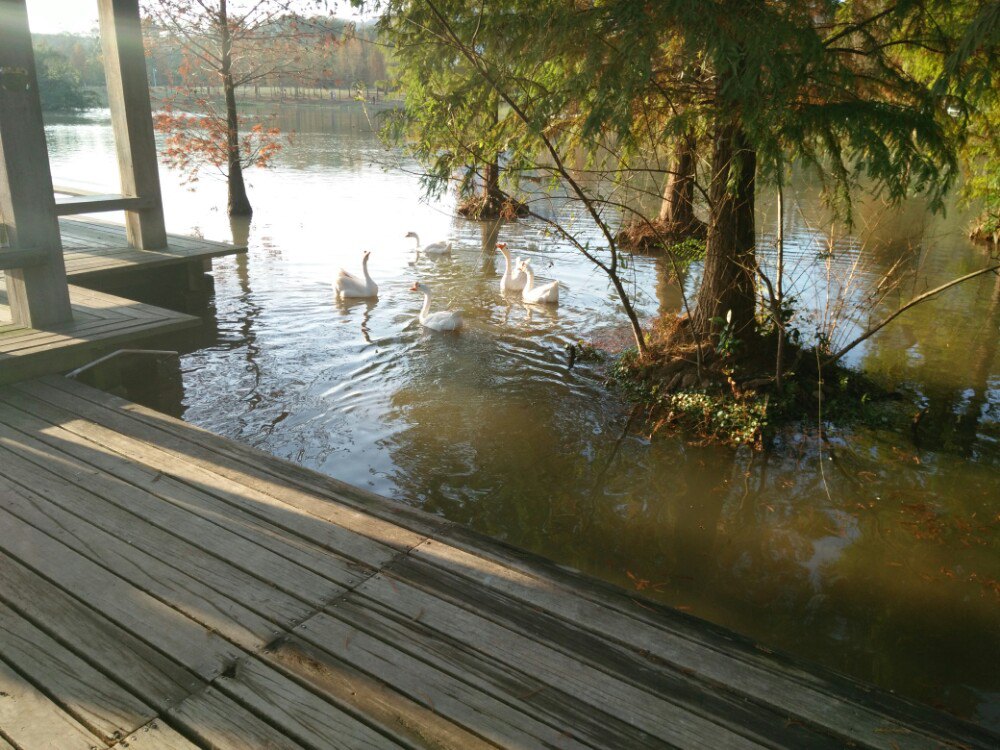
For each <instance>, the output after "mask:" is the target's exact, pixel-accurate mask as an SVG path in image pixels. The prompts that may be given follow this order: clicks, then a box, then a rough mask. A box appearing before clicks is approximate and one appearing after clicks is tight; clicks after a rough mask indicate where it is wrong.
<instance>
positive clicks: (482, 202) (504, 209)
mask: <svg viewBox="0 0 1000 750" xmlns="http://www.w3.org/2000/svg"><path fill="white" fill-rule="evenodd" d="M456 210H457V211H458V215H459V216H463V217H465V218H466V219H471V220H473V221H495V220H497V219H502V220H504V221H512V220H514V219H519V218H523V217H525V216H527V215H528V213H529V212H528V206H527V204H525V203H521V201H518V200H515V199H514V198H511V197H510V196H507V195H504V196H501V197H496V196H487V195H476V196H473V197H471V198H465V199H464V200H462V201H460V202H459V204H458V207H457V209H456Z"/></svg>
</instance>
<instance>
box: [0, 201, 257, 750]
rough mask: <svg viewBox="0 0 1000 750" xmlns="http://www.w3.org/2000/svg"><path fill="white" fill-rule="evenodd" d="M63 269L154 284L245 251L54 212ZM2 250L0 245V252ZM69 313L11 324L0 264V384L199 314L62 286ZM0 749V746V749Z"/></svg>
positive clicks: (81, 359) (57, 368) (73, 362)
mask: <svg viewBox="0 0 1000 750" xmlns="http://www.w3.org/2000/svg"><path fill="white" fill-rule="evenodd" d="M59 228H60V232H61V234H62V242H63V257H64V259H65V262H66V276H67V278H68V280H69V281H71V282H72V281H76V282H77V283H79V284H87V283H92V282H97V281H99V282H101V283H105V282H108V281H114V280H116V279H117V280H118V281H119V282H120V283H121V284H124V285H125V288H127V286H128V284H130V283H132V282H139V281H141V280H142V279H141V278H140V277H142V278H146V279H147V280H148V279H151V278H152V279H158V280H159V281H160V283H164V284H166V283H170V282H176V281H177V279H178V278H183V282H184V283H185V284H187V283H188V277H187V276H183V277H178V276H176V275H174V276H172V277H169V278H168V277H165V276H163V272H164V271H165V270H166V269H168V268H171V267H173V268H179V269H180V270H181V271H184V270H185V267H193V268H194V269H195V272H196V274H198V275H200V274H201V273H202V271H203V264H204V262H205V261H208V260H210V259H212V258H217V257H220V256H224V255H233V254H234V253H239V252H243V251H245V249H246V248H239V247H235V246H233V245H229V244H226V243H223V242H214V241H212V240H204V239H200V238H197V237H181V236H178V235H168V243H167V247H166V248H164V249H162V250H136V249H135V248H132V247H129V245H128V241H127V239H126V237H125V227H124V226H121V225H115V224H109V223H106V222H102V221H97V220H91V219H66V218H63V219H60V220H59ZM0 252H2V251H0ZM69 294H70V304H71V307H72V309H73V320H72V321H69V322H67V323H61V324H58V325H54V326H49V327H46V328H45V329H44V330H39V329H34V328H25V327H19V326H15V325H13V324H11V323H10V322H9V321H10V320H11V316H10V312H9V308H8V306H7V293H6V284H5V280H4V274H3V272H2V271H0V384H4V383H10V382H14V381H16V380H20V379H22V378H28V377H35V376H38V375H43V374H48V373H53V372H65V371H67V370H70V369H72V368H74V367H78V366H80V365H83V364H85V363H86V362H89V361H91V360H93V359H96V358H97V357H99V356H101V355H102V354H106V353H108V352H110V351H113V350H114V349H116V348H119V347H121V346H122V345H123V344H126V343H133V344H134V343H135V342H136V341H140V340H142V339H146V338H149V337H150V336H154V335H161V334H164V333H170V332H173V331H176V330H180V329H183V328H190V327H193V326H197V325H198V324H199V322H200V321H199V319H198V318H196V317H194V316H191V315H185V314H183V313H179V312H174V311H172V310H166V309H163V308H160V307H154V306H152V305H146V304H142V303H139V302H133V301H131V300H129V299H124V298H122V297H119V296H114V295H111V294H106V293H102V292H98V291H93V290H90V289H85V288H83V287H82V286H71V287H70V289H69ZM0 750H3V749H2V748H0Z"/></svg>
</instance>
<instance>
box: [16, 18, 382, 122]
mask: <svg viewBox="0 0 1000 750" xmlns="http://www.w3.org/2000/svg"><path fill="white" fill-rule="evenodd" d="M147 32H148V33H147V34H146V45H147V50H146V51H147V66H148V73H149V82H150V84H151V85H154V86H156V87H168V88H171V87H187V88H191V87H203V88H205V89H211V88H212V87H218V86H220V83H219V80H218V75H217V74H215V72H214V71H213V70H211V69H209V68H207V67H206V66H199V65H196V64H192V61H191V59H190V55H189V54H187V52H186V50H185V49H184V48H183V47H182V46H180V45H178V44H177V42H176V38H175V37H173V36H171V35H170V34H167V33H164V31H163V30H162V29H156V28H155V27H152V26H150V25H148V26H147ZM269 33H271V34H272V36H273V37H274V39H275V42H274V44H271V45H268V44H261V45H258V47H257V49H256V50H255V52H256V53H257V55H258V62H259V65H260V66H261V67H268V68H270V69H271V70H273V71H274V72H273V73H272V74H270V75H264V76H261V77H260V78H257V79H255V80H253V81H251V82H248V83H247V84H245V85H243V86H242V87H239V89H240V90H239V94H240V96H242V97H253V96H256V97H261V96H264V97H265V98H271V97H272V96H274V95H275V94H277V95H279V96H281V97H283V98H284V97H291V98H297V97H298V96H299V94H300V92H303V91H305V90H309V89H312V90H326V91H334V90H338V89H356V90H361V91H363V92H367V91H369V90H382V91H384V90H385V89H386V86H387V80H388V78H389V73H388V72H387V68H388V66H389V60H388V56H387V51H386V48H385V47H384V46H382V45H380V44H379V43H378V41H377V36H378V33H377V31H376V29H375V27H374V26H373V25H372V24H361V25H357V26H356V25H354V24H353V23H351V22H350V21H345V20H344V19H340V18H333V17H326V16H312V17H305V16H301V17H293V18H284V19H282V20H281V21H280V22H276V24H275V26H274V28H272V29H271V30H270V32H269ZM33 38H34V42H35V58H36V63H37V65H38V75H39V91H40V94H41V97H42V106H43V108H44V109H45V110H47V111H73V110H80V109H86V108H88V107H94V106H97V104H98V103H99V101H100V97H98V96H97V95H96V94H95V93H94V92H93V90H92V89H99V88H103V86H104V64H103V59H102V55H101V44H100V39H99V38H98V37H97V35H96V34H65V33H64V34H35V35H34V37H33ZM292 38H295V39H297V42H296V44H298V45H299V46H300V47H301V49H298V50H296V51H295V52H294V57H295V58H296V63H295V65H294V66H289V65H287V62H288V58H289V56H291V55H292V54H293V53H292V52H290V50H289V49H288V45H287V41H288V40H289V39H292Z"/></svg>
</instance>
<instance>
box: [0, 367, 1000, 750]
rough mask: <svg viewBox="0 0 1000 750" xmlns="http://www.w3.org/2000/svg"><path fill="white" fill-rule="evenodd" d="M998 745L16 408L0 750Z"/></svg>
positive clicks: (565, 582) (373, 514)
mask: <svg viewBox="0 0 1000 750" xmlns="http://www.w3.org/2000/svg"><path fill="white" fill-rule="evenodd" d="M498 746H499V747H511V748H536V747H539V748H594V747H598V748H654V747H655V748H663V747H681V748H757V747H781V748H840V747H845V746H851V747H864V748H882V749H883V750H894V749H896V748H916V749H917V750H923V749H929V748H951V749H952V750H954V749H955V748H968V747H976V748H986V747H992V748H995V747H997V737H995V736H992V735H989V734H988V733H986V732H985V731H982V730H979V729H976V728H973V727H971V726H969V725H966V724H964V723H962V722H959V721H957V720H954V719H951V718H949V717H947V716H944V715H942V714H939V713H936V712H934V711H932V710H929V709H926V708H924V707H921V706H918V705H914V704H911V703H908V702H906V701H902V700H899V699H897V698H895V697H892V696H890V695H887V694H885V693H882V692H880V691H877V690H873V689H870V688H867V687H865V686H863V685H860V684H857V683H855V682H852V681H850V680H847V679H844V678H841V677H837V676H835V675H830V674H825V673H821V672H819V671H818V670H815V669H810V668H806V667H804V666H803V665H801V664H798V663H796V662H794V661H792V660H789V659H786V658H782V657H779V656H776V655H774V654H771V653H770V652H768V651H767V650H766V649H761V648H757V647H755V646H754V644H752V643H749V642H747V641H745V640H743V639H741V638H739V637H737V636H735V635H733V634H731V633H729V632H727V631H724V630H721V629H718V628H715V627H713V626H710V625H707V624H706V623H704V622H701V621H699V620H697V619H694V618H691V617H688V616H685V615H683V614H681V613H678V612H676V611H673V610H670V609H668V608H665V607H661V606H658V605H656V604H653V603H650V602H647V601H643V600H639V599H637V598H635V597H633V596H631V595H629V594H627V593H625V592H623V591H620V590H618V589H616V588H613V587H610V586H607V585H604V584H601V583H598V582H595V581H593V580H591V579H588V578H585V577H582V576H579V575H576V574H573V573H570V572H567V571H564V570H562V569H560V568H558V567H556V566H554V565H552V564H550V563H547V562H545V561H542V560H540V559H538V558H535V557H533V556H531V555H527V554H524V553H520V552H518V551H516V550H513V549H510V548H507V547H505V546H503V545H501V544H498V543H496V542H492V541H490V540H487V539H485V538H483V537H480V536H477V535H475V534H473V533H471V532H469V531H467V530H464V529H462V528H461V527H459V526H455V525H452V524H450V523H447V522H445V521H443V520H441V519H438V518H435V517H431V516H427V515H424V514H422V513H419V512H416V511H413V510H410V509H407V508H406V507H405V506H403V505H401V504H398V503H392V502H390V501H388V500H385V499H382V498H380V497H377V496H375V495H371V494H369V493H366V492H364V491H362V490H359V489H356V488H352V487H349V486H347V485H344V484H342V483H339V482H337V481H335V480H333V479H330V478H328V477H325V476H323V475H320V474H316V473H314V472H311V471H308V470H306V469H303V468H301V467H298V466H295V465H294V464H290V463H287V462H284V461H281V460H278V459H275V458H273V457H269V456H267V455H265V454H263V453H261V452H258V451H256V450H253V449H251V448H248V447H245V446H242V445H239V444H236V443H234V442H232V441H229V440H225V439H222V438H220V437H217V436H214V435H212V434H210V433H207V432H205V431H203V430H200V429H198V428H195V427H192V426H190V425H187V424H185V423H183V422H180V421H177V420H174V419H171V418H168V417H165V416H163V415H160V414H157V413H155V412H152V411H149V410H147V409H144V408H141V407H138V406H136V405H134V404H130V403H128V402H125V401H122V400H120V399H117V398H114V397H111V396H108V395H106V394H104V393H101V392H99V391H96V390H93V389H90V388H87V387H85V386H81V385H79V384H77V383H74V382H72V381H69V380H66V379H64V378H60V377H48V378H45V379H42V380H36V381H30V382H23V383H19V384H16V385H12V386H7V387H4V388H2V389H0V748H2V749H3V750H8V749H9V748H10V747H14V748H18V750H35V749H36V748H59V749H60V750H74V749H75V748H81V749H87V748H93V747H113V748H133V749H134V748H141V749H143V750H144V749H146V748H162V749H164V750H182V749H190V748H196V747H197V748H221V749H222V750H245V749H248V748H324V749H325V748H395V747H407V748H414V747H421V748H423V747H432V748H442V747H445V748H463V749H464V748H485V747H498Z"/></svg>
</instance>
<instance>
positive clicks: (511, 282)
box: [497, 242, 528, 292]
mask: <svg viewBox="0 0 1000 750" xmlns="http://www.w3.org/2000/svg"><path fill="white" fill-rule="evenodd" d="M497 250H499V251H500V252H501V253H502V254H503V262H504V269H503V278H502V279H500V291H501V292H519V291H521V290H522V289H524V285H525V284H527V283H528V274H526V273H525V272H524V269H523V268H521V259H520V258H518V259H517V263H516V264H514V265H513V267H512V266H511V262H510V253H509V252H507V243H506V242H498V243H497Z"/></svg>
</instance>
